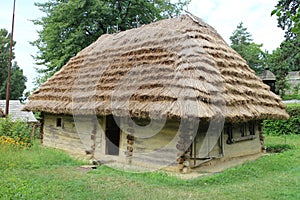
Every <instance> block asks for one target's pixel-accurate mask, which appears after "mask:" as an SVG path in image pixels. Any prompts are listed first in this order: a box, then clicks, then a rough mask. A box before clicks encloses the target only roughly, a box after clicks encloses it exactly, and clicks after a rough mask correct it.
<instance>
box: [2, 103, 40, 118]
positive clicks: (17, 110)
mask: <svg viewBox="0 0 300 200" xmlns="http://www.w3.org/2000/svg"><path fill="white" fill-rule="evenodd" d="M5 108H6V100H0V115H1V109H2V110H3V111H4V110H5ZM22 108H23V105H22V104H21V102H20V101H19V100H10V101H9V115H10V116H11V119H12V120H13V121H15V120H17V119H20V120H22V121H26V122H27V123H32V124H34V123H38V120H37V119H36V118H35V117H34V115H33V113H32V112H28V111H22ZM3 115H4V112H3Z"/></svg>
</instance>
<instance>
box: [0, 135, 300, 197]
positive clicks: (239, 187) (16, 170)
mask: <svg viewBox="0 0 300 200" xmlns="http://www.w3.org/2000/svg"><path fill="white" fill-rule="evenodd" d="M285 143H286V144H288V145H290V146H292V147H294V148H292V149H290V150H287V151H284V152H282V153H277V154H270V155H269V156H263V157H261V158H259V159H258V160H256V161H254V162H248V163H245V164H243V165H240V166H237V167H235V168H231V169H228V170H225V171H224V172H222V173H218V174H213V175H209V176H205V177H200V178H196V179H193V180H181V179H178V178H176V177H174V176H171V175H168V174H166V173H164V172H152V173H150V172H149V173H129V172H122V171H118V170H114V169H110V168H108V167H105V166H101V167H98V169H96V170H91V171H87V170H83V169H80V166H81V165H82V164H85V163H84V162H82V161H77V160H74V159H72V158H70V157H69V156H68V155H66V154H64V153H63V152H61V151H58V150H54V149H50V148H45V147H42V146H40V145H38V144H34V145H33V147H31V148H30V149H20V148H13V147H9V146H6V145H2V146H1V147H0V176H1V179H0V186H1V187H0V198H1V199H300V135H298V136H297V135H290V136H282V137H279V136H266V144H267V145H271V146H274V145H276V144H285Z"/></svg>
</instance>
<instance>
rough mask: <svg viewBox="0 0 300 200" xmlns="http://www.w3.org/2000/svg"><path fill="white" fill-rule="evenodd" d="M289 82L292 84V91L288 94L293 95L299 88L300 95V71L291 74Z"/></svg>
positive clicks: (289, 74) (288, 78)
mask: <svg viewBox="0 0 300 200" xmlns="http://www.w3.org/2000/svg"><path fill="white" fill-rule="evenodd" d="M287 80H288V83H289V84H290V90H289V91H288V93H293V91H294V90H295V88H298V93H299V94H300V88H299V87H300V71H294V72H289V73H288V77H287Z"/></svg>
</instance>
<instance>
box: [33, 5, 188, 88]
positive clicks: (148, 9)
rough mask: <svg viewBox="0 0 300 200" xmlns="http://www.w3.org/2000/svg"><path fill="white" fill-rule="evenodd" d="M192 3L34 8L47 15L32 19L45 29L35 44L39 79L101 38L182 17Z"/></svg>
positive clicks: (46, 6)
mask: <svg viewBox="0 0 300 200" xmlns="http://www.w3.org/2000/svg"><path fill="white" fill-rule="evenodd" d="M189 2H190V0H179V1H178V3H176V4H172V3H171V0H49V1H48V2H46V3H36V4H35V5H36V6H38V7H39V9H40V10H41V11H42V12H44V13H45V16H44V17H42V18H41V19H37V20H33V22H34V24H36V25H40V26H42V29H41V31H39V32H38V34H39V39H37V40H36V41H34V42H32V44H33V45H34V46H36V47H37V48H38V49H39V52H38V54H37V55H36V56H35V59H36V60H37V63H36V64H38V65H44V66H46V67H45V68H43V69H38V72H39V73H40V75H41V76H40V78H39V79H38V80H37V84H39V83H41V82H43V81H45V80H46V79H47V78H48V77H50V76H51V75H53V73H55V72H56V71H58V70H59V69H60V68H61V67H62V66H63V65H64V64H65V63H66V62H67V61H68V60H69V59H70V58H71V57H73V56H74V55H76V53H77V52H79V51H80V50H81V49H83V48H85V47H86V46H88V45H90V44H91V43H92V42H94V41H95V40H96V39H97V38H98V37H99V36H100V35H102V34H104V33H112V32H114V31H123V30H126V29H130V28H134V27H137V26H139V25H142V24H148V23H150V22H153V21H156V20H160V19H163V18H168V17H174V16H177V15H179V14H180V12H181V11H182V9H183V7H184V6H185V5H187V4H188V3H189Z"/></svg>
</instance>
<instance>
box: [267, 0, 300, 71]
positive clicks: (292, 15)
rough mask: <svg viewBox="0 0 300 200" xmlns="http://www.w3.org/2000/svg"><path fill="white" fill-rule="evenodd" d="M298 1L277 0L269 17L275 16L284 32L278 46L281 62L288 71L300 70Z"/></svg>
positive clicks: (299, 16) (299, 9)
mask: <svg viewBox="0 0 300 200" xmlns="http://www.w3.org/2000/svg"><path fill="white" fill-rule="evenodd" d="M299 5H300V1H299V0H279V2H278V4H277V5H276V8H275V9H274V10H273V11H272V13H271V15H274V14H276V16H277V21H278V27H280V28H282V29H283V30H285V41H283V42H282V43H281V45H280V48H281V49H282V51H283V52H282V54H281V55H282V56H283V58H282V59H281V60H284V61H285V62H287V64H288V66H289V71H298V70H300V36H299V35H300V21H299V20H300V8H299Z"/></svg>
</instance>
